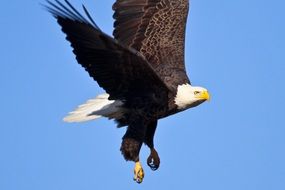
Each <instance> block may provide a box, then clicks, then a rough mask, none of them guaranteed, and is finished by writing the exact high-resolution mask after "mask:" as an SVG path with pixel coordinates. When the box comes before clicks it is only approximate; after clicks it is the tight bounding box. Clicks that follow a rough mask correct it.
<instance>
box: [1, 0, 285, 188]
mask: <svg viewBox="0 0 285 190" xmlns="http://www.w3.org/2000/svg"><path fill="white" fill-rule="evenodd" d="M70 1H71V0H70ZM40 2H43V1H36V0H35V1H31V0H30V1H3V2H1V7H0V9H1V11H0V24H1V30H0V36H1V43H0V52H1V66H2V67H1V70H0V89H1V94H0V97H1V99H0V105H1V111H0V112H1V117H0V122H1V126H0V150H1V153H0V154H1V156H0V179H1V180H0V189H2V190H57V189H58V190H63V189H68V190H75V189H84V190H89V189H90V190H91V189H92V190H93V189H114V188H116V189H131V188H133V189H134V188H136V189H148V190H154V189H165V190H172V189H193V190H209V189H211V190H229V189H230V190H240V189H243V190H255V189H256V190H268V189H274V190H284V189H285V183H284V181H285V152H284V147H285V138H284V136H285V122H284V115H285V114H284V107H285V100H284V98H285V88H284V80H285V78H284V73H285V64H284V63H285V58H284V55H285V54H284V53H285V45H284V44H285V37H284V34H285V26H284V20H285V12H284V6H285V2H284V1H282V0H272V1H265V0H239V1H228V0H216V1H210V0H199V1H198V0H192V4H191V11H190V15H189V20H188V21H189V22H188V24H187V40H186V43H187V44H186V64H187V71H188V74H189V76H190V78H191V81H192V83H193V84H194V85H200V86H205V87H206V88H208V89H209V91H210V92H211V94H212V100H211V102H209V103H204V104H203V105H201V106H199V107H197V108H194V109H192V110H188V111H185V112H183V113H180V114H177V115H175V116H172V117H169V118H166V119H163V120H161V121H160V122H159V127H158V130H157V133H156V138H155V144H156V147H157V150H158V152H159V154H160V157H161V167H160V168H159V170H158V171H156V172H153V171H151V170H150V169H149V168H148V167H147V165H146V158H147V156H148V153H149V150H148V149H147V148H146V147H143V149H142V151H141V159H142V162H143V166H144V169H145V173H146V176H145V180H144V182H143V184H141V185H137V184H135V183H134V182H133V181H132V177H133V164H132V163H130V162H125V161H124V159H123V158H122V156H121V154H120V151H119V147H120V143H121V137H122V136H123V134H124V132H125V129H116V128H115V124H114V123H113V122H112V121H108V120H106V119H101V120H98V121H94V122H90V123H82V124H68V123H64V122H62V118H63V117H64V116H65V114H66V113H67V112H69V111H72V110H73V109H74V108H75V107H76V106H77V105H79V104H81V103H83V102H84V101H86V100H87V99H89V98H93V97H95V96H96V95H97V94H99V93H101V92H102V89H100V88H99V87H98V85H97V83H96V82H94V81H93V80H92V79H91V78H90V77H89V76H88V74H87V73H86V72H85V71H84V70H83V69H82V68H81V67H80V66H79V65H78V64H77V63H76V61H75V59H74V55H73V54H72V51H71V48H70V47H69V43H68V42H67V41H65V39H64V38H65V36H64V35H63V34H62V33H61V31H60V28H59V26H58V25H57V24H56V22H55V20H54V19H53V18H52V17H51V16H50V15H49V14H48V13H47V12H45V11H44V10H43V9H42V8H41V7H40V5H39V3H40ZM71 2H72V3H73V4H74V5H75V6H76V7H78V8H81V7H80V6H81V3H84V4H85V5H86V6H87V7H88V8H89V10H90V12H91V14H92V15H93V17H94V20H96V21H97V24H98V25H99V26H100V27H101V28H102V29H103V30H104V31H105V32H106V33H108V34H111V33H112V23H113V20H112V10H111V6H112V4H113V2H114V0H104V1H99V0H72V1H71Z"/></svg>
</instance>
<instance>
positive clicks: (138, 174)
mask: <svg viewBox="0 0 285 190" xmlns="http://www.w3.org/2000/svg"><path fill="white" fill-rule="evenodd" d="M134 174H135V175H134V181H136V182H137V183H141V182H142V181H143V178H144V171H143V168H142V166H141V163H140V162H136V165H135V169H134Z"/></svg>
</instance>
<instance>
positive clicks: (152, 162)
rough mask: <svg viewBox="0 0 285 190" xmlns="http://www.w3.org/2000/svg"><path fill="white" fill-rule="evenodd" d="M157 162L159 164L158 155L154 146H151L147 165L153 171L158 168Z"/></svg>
mask: <svg viewBox="0 0 285 190" xmlns="http://www.w3.org/2000/svg"><path fill="white" fill-rule="evenodd" d="M159 164H160V158H159V156H158V153H157V152H156V150H155V149H154V148H152V149H151V152H150V155H149V157H148V158H147V165H148V166H149V167H150V169H152V170H153V171H155V170H157V169H158V168H159Z"/></svg>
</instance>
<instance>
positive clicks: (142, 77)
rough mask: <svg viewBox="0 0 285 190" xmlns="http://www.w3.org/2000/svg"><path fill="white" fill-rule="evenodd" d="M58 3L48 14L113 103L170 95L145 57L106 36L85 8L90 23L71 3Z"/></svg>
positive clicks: (78, 59)
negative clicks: (156, 93) (140, 97)
mask: <svg viewBox="0 0 285 190" xmlns="http://www.w3.org/2000/svg"><path fill="white" fill-rule="evenodd" d="M56 2H57V4H54V3H51V2H50V1H48V3H49V4H50V6H47V9H48V11H49V12H51V13H52V14H53V16H54V17H55V18H56V19H57V21H58V23H59V25H60V26H61V27H62V31H63V32H64V33H65V34H66V35H67V37H66V39H67V40H68V41H70V42H71V46H72V47H73V49H74V50H73V52H74V54H75V55H76V59H77V61H78V63H80V64H81V65H82V66H83V67H84V68H85V69H86V71H87V72H88V73H89V75H90V76H91V77H93V78H94V79H95V80H96V81H97V82H98V84H99V86H101V87H103V88H104V89H105V90H106V92H107V93H108V94H110V98H109V99H121V100H124V99H127V98H128V97H132V96H139V95H140V94H146V93H147V92H152V93H153V92H159V91H168V89H167V87H166V86H165V84H164V83H163V81H162V80H161V79H160V78H159V77H158V76H157V74H156V73H155V71H154V70H153V69H152V67H151V65H150V64H149V63H148V62H147V61H146V60H145V59H144V57H143V56H140V55H139V52H137V51H135V50H134V49H130V48H127V47H124V46H122V45H120V44H119V43H118V42H117V41H115V40H114V39H112V38H111V37H109V36H107V35H106V34H104V33H103V32H102V31H101V30H100V29H99V28H98V27H97V25H96V24H95V22H94V21H93V20H92V18H91V17H90V15H89V13H88V12H87V10H86V9H85V8H84V10H85V12H86V14H87V16H88V17H89V19H90V21H88V20H87V19H85V18H84V17H83V16H82V15H81V14H80V13H79V12H78V11H77V10H76V9H75V8H74V7H73V6H72V5H71V4H70V3H69V2H68V1H67V0H65V2H66V3H67V5H64V4H62V3H60V2H59V1H56Z"/></svg>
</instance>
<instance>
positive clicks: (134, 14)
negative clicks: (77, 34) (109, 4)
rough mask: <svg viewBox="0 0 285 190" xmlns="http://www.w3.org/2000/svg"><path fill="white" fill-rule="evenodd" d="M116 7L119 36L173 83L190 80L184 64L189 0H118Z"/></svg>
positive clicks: (119, 38)
mask: <svg viewBox="0 0 285 190" xmlns="http://www.w3.org/2000/svg"><path fill="white" fill-rule="evenodd" d="M113 9H114V11H115V13H114V16H113V17H114V19H115V23H114V27H115V30H114V32H113V35H114V37H115V39H117V40H118V41H119V42H121V43H123V44H124V45H126V46H128V47H131V48H134V49H136V50H137V51H139V52H140V53H141V54H142V55H143V56H144V57H145V58H146V59H147V60H148V61H149V62H150V63H151V64H152V65H153V67H154V69H155V70H156V71H157V72H158V73H159V75H160V77H161V78H162V79H163V80H164V81H165V83H167V84H168V85H169V86H170V87H173V88H174V87H175V86H177V85H178V84H180V83H190V81H189V79H188V77H187V75H186V71H185V64H184V46H185V28H186V21H187V15H188V9H189V0H117V1H116V2H115V3H114V5H113ZM170 79H172V80H170ZM174 79H175V80H174Z"/></svg>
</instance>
